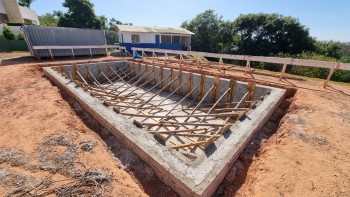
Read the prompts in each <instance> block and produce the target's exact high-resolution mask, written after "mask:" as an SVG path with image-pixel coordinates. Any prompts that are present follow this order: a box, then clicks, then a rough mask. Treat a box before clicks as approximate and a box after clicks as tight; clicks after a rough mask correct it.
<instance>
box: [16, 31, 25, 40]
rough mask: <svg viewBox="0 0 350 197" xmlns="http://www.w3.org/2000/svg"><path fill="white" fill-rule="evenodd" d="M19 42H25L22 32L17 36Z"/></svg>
mask: <svg viewBox="0 0 350 197" xmlns="http://www.w3.org/2000/svg"><path fill="white" fill-rule="evenodd" d="M17 40H24V35H23V33H22V32H20V33H19V34H18V35H17Z"/></svg>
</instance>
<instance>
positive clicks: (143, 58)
mask: <svg viewBox="0 0 350 197" xmlns="http://www.w3.org/2000/svg"><path fill="white" fill-rule="evenodd" d="M144 54H145V52H143V51H141V56H142V61H144V60H145V56H144Z"/></svg>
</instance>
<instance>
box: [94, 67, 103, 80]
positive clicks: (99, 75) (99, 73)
mask: <svg viewBox="0 0 350 197" xmlns="http://www.w3.org/2000/svg"><path fill="white" fill-rule="evenodd" d="M95 68H96V71H97V77H98V80H99V81H101V79H102V76H101V69H100V66H99V65H97V64H95Z"/></svg>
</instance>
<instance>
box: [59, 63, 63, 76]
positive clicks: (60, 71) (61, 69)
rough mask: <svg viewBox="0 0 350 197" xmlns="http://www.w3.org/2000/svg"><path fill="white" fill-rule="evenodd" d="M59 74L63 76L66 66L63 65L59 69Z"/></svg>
mask: <svg viewBox="0 0 350 197" xmlns="http://www.w3.org/2000/svg"><path fill="white" fill-rule="evenodd" d="M58 72H59V73H61V75H63V74H64V66H63V65H62V66H59V67H58Z"/></svg>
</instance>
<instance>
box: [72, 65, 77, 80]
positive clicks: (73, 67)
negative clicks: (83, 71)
mask: <svg viewBox="0 0 350 197" xmlns="http://www.w3.org/2000/svg"><path fill="white" fill-rule="evenodd" d="M72 71H73V72H72V77H73V79H76V78H77V71H78V69H77V64H76V63H73V64H72Z"/></svg>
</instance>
